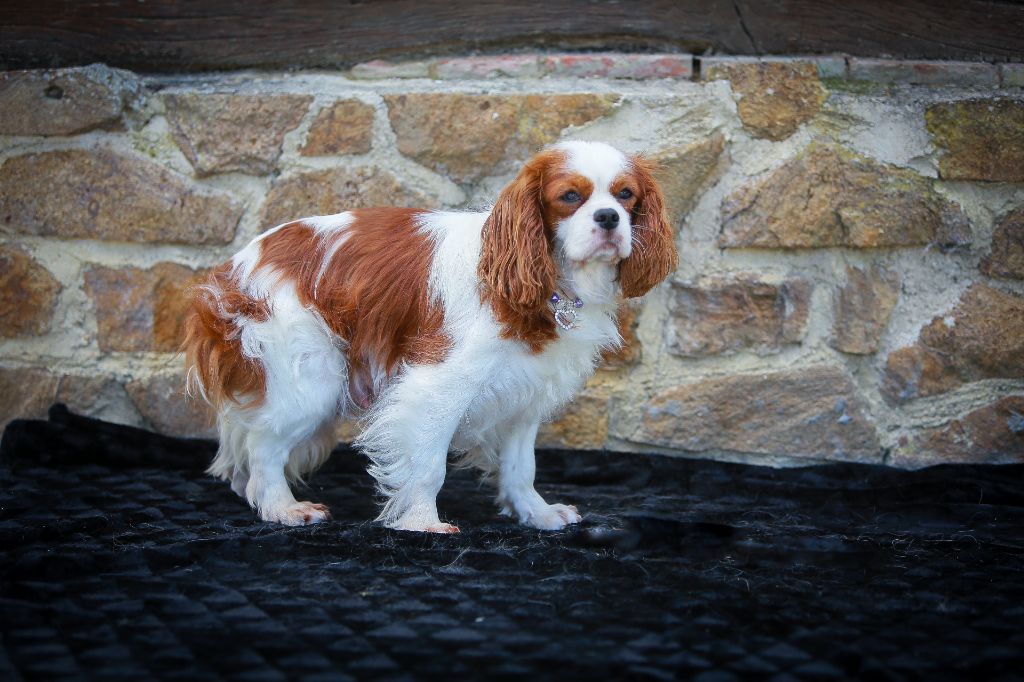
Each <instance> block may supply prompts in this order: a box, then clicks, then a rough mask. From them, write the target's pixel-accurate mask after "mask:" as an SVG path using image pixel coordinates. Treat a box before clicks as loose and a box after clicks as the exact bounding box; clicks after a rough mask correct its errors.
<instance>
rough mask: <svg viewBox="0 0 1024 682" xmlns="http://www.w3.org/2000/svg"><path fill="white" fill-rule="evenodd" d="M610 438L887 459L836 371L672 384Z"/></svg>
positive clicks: (696, 449)
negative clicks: (882, 457)
mask: <svg viewBox="0 0 1024 682" xmlns="http://www.w3.org/2000/svg"><path fill="white" fill-rule="evenodd" d="M617 414H618V413H617ZM612 435H613V436H618V437H621V438H624V439H626V440H630V441H633V442H635V443H641V444H649V445H656V446H659V447H665V448H672V449H677V450H683V451H686V452H692V453H704V452H711V453H714V452H716V451H727V452H732V453H746V454H755V455H769V456H783V457H806V458H812V459H823V460H824V459H829V460H837V461H855V462H879V461H880V460H881V454H882V453H881V447H880V445H879V443H878V439H877V435H876V433H875V429H874V427H873V426H872V425H871V422H870V420H869V417H868V414H867V412H866V409H865V407H864V405H863V402H862V401H861V399H860V397H859V396H858V394H857V391H856V388H855V387H854V385H853V383H852V382H851V381H850V379H849V377H847V376H846V374H845V373H844V372H843V371H842V370H841V369H839V368H837V367H830V366H814V367H807V368H804V369H797V370H786V371H781V372H771V373H763V374H746V375H734V376H727V377H718V378H712V379H704V380H702V381H698V382H696V383H689V384H683V385H679V386H673V387H671V388H668V389H665V390H663V391H661V392H659V393H657V394H655V395H654V396H652V397H651V398H650V399H648V400H647V401H646V402H645V403H644V404H643V405H642V406H641V408H640V416H639V419H636V420H629V423H620V421H619V418H618V417H617V418H616V422H614V423H613V426H612Z"/></svg>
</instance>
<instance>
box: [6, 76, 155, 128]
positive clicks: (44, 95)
mask: <svg viewBox="0 0 1024 682" xmlns="http://www.w3.org/2000/svg"><path fill="white" fill-rule="evenodd" d="M141 89H142V87H141V84H140V81H139V79H138V78H137V77H136V76H135V75H134V74H131V73H129V72H127V71H121V70H120V69H111V68H110V67H108V66H105V65H103V64H92V65H90V66H79V67H74V68H68V69H37V70H31V71H7V72H3V73H0V135H47V136H48V135H77V134H79V133H84V132H88V131H90V130H94V129H96V128H107V129H110V128H116V127H118V126H119V124H120V121H121V112H122V111H123V110H124V107H125V104H126V102H128V101H129V100H131V99H132V98H133V97H135V96H137V95H138V94H139V93H140V92H141Z"/></svg>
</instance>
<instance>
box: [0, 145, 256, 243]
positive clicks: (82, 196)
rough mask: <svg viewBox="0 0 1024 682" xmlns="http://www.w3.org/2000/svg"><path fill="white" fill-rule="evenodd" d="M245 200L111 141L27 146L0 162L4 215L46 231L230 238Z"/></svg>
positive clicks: (160, 238)
mask: <svg viewBox="0 0 1024 682" xmlns="http://www.w3.org/2000/svg"><path fill="white" fill-rule="evenodd" d="M241 215H242V206H241V205H239V204H238V203H236V202H235V201H233V200H232V199H230V198H229V197H228V196H227V195H225V194H220V193H206V192H202V193H201V192H199V191H198V190H196V189H194V188H193V187H192V186H191V185H190V184H189V182H188V181H187V180H186V179H185V178H183V177H181V176H179V175H176V174H175V173H172V172H171V171H169V170H167V169H166V168H164V167H163V166H160V165H158V164H155V163H153V162H152V161H149V160H147V159H144V158H142V157H139V156H136V155H134V154H121V153H119V152H115V151H113V150H110V149H107V148H103V147H101V148H98V149H95V150H90V151H87V150H80V149H72V150H66V151H53V152H41V153H38V154H25V155H22V156H15V157H12V158H9V159H7V161H5V162H4V164H3V165H2V166H0V220H2V221H3V224H4V225H5V226H6V227H7V228H8V229H11V230H14V231H16V232H21V233H24V234H32V235H41V236H47V237H64V238H85V239H103V240H109V241H132V242H175V243H185V244H226V243H228V242H230V241H231V240H232V238H233V237H234V234H235V226H236V225H237V224H238V220H239V218H240V217H241Z"/></svg>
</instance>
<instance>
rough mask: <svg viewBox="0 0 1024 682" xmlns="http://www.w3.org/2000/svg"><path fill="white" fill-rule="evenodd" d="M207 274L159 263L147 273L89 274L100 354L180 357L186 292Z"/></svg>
mask: <svg viewBox="0 0 1024 682" xmlns="http://www.w3.org/2000/svg"><path fill="white" fill-rule="evenodd" d="M205 275H206V271H204V270H193V269H191V268H188V267H185V266H184V265H178V264H177V263H158V264H157V265H155V266H153V267H152V268H149V269H148V270H142V269H139V268H107V267H92V268H90V269H88V270H86V272H85V290H86V292H87V293H88V295H89V297H90V298H91V299H92V300H93V304H94V305H95V307H96V327H97V331H98V333H99V339H98V341H99V346H100V350H101V351H103V352H111V351H125V352H135V351H157V352H164V353H174V352H177V351H178V350H179V349H180V348H181V342H182V340H183V339H184V331H183V325H184V322H185V318H186V316H187V314H188V311H189V298H188V296H187V293H186V292H187V291H188V289H189V288H190V287H192V286H195V285H196V284H199V283H200V282H202V281H203V280H204V279H205Z"/></svg>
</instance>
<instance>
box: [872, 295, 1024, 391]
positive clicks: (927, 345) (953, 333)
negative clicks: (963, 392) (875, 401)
mask: <svg viewBox="0 0 1024 682" xmlns="http://www.w3.org/2000/svg"><path fill="white" fill-rule="evenodd" d="M996 378H1005V379H1024V297H1021V296H1017V295H1016V294H1011V293H1007V292H1005V291H1001V290H999V289H995V288H993V287H990V286H988V285H985V284H975V285H973V286H972V287H971V288H969V289H968V290H967V291H966V292H964V294H963V296H961V297H960V301H959V302H958V303H957V304H956V306H955V307H954V308H953V309H952V310H951V311H949V312H948V313H946V314H944V315H939V316H937V317H936V318H935V319H933V320H932V321H931V323H930V324H928V325H927V326H926V327H924V329H922V330H921V333H920V334H919V335H918V339H917V342H916V343H914V344H913V345H911V346H907V347H904V348H900V349H898V350H896V351H893V352H892V353H890V354H889V357H888V359H887V360H886V366H885V372H884V383H883V394H884V395H885V396H886V398H887V399H888V400H890V401H891V402H896V403H902V402H906V401H909V400H913V399H914V398H920V397H924V396H930V395H936V394H939V393H945V392H946V391H949V390H952V389H953V388H956V387H957V386H960V385H962V384H965V383H967V382H971V381H978V380H981V379H996Z"/></svg>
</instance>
